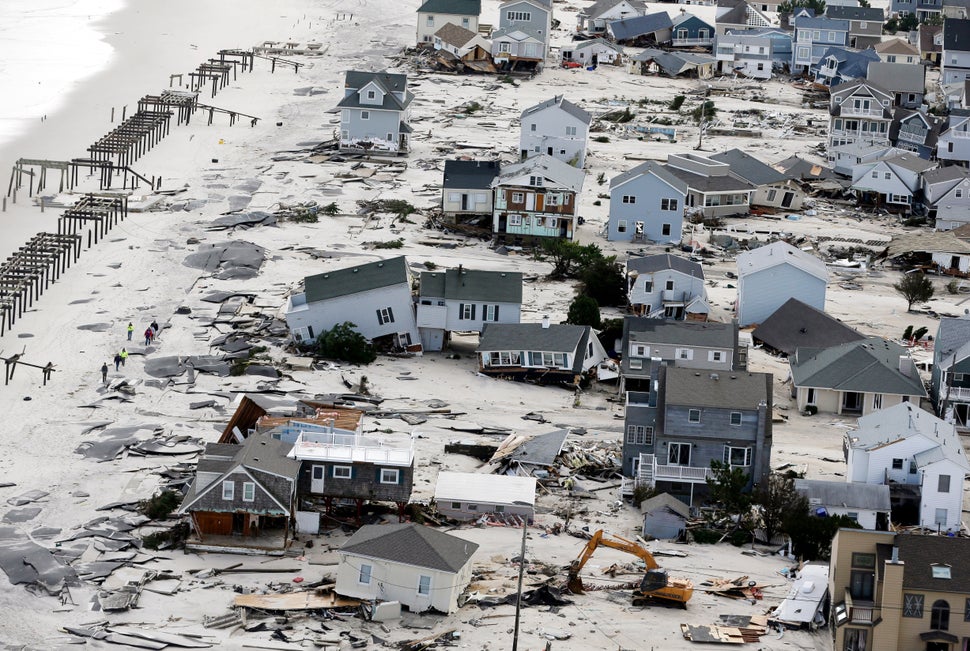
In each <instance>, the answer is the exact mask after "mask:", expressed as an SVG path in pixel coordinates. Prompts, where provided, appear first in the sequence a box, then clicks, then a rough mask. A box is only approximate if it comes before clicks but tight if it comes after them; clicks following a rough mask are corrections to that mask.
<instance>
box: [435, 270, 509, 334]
mask: <svg viewBox="0 0 970 651" xmlns="http://www.w3.org/2000/svg"><path fill="white" fill-rule="evenodd" d="M521 310H522V274H521V273H519V272H517V271H483V270H479V269H466V268H465V267H463V266H461V265H459V266H458V268H457V269H445V270H443V271H423V272H421V287H420V289H419V290H418V301H417V322H418V332H420V333H421V346H422V348H423V349H424V350H426V351H438V350H441V349H442V348H443V347H444V346H445V345H446V344H447V342H448V340H449V339H450V337H451V333H452V332H481V331H482V328H483V327H484V326H485V324H486V323H518V322H519V315H520V313H521Z"/></svg>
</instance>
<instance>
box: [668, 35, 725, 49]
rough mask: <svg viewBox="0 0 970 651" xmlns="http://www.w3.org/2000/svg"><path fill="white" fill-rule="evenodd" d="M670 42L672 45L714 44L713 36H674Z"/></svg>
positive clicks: (698, 45) (694, 45)
mask: <svg viewBox="0 0 970 651" xmlns="http://www.w3.org/2000/svg"><path fill="white" fill-rule="evenodd" d="M670 44H671V45H673V46H674V47H710V46H712V45H714V38H713V37H709V38H675V39H672V40H671V41H670Z"/></svg>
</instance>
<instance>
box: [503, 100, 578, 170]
mask: <svg viewBox="0 0 970 651" xmlns="http://www.w3.org/2000/svg"><path fill="white" fill-rule="evenodd" d="M592 120H593V116H592V115H590V114H589V113H587V112H586V111H584V110H583V109H581V108H579V107H578V106H576V105H575V104H573V103H572V102H570V101H569V100H567V99H564V98H563V96H562V95H556V96H555V97H553V98H552V99H547V100H546V101H544V102H541V103H539V104H536V105H535V106H530V107H529V108H527V109H525V110H524V111H522V115H521V116H520V121H521V133H520V135H519V151H520V152H521V153H522V159H523V160H524V159H526V158H531V157H532V156H538V155H539V154H545V155H547V156H552V157H553V158H557V159H559V160H561V161H562V162H564V163H567V164H569V165H572V166H573V167H579V168H582V167H583V165H584V164H585V162H586V139H587V138H588V137H589V124H590V122H592Z"/></svg>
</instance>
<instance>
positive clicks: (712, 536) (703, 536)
mask: <svg viewBox="0 0 970 651" xmlns="http://www.w3.org/2000/svg"><path fill="white" fill-rule="evenodd" d="M690 535H691V537H692V538H693V539H694V542H695V543H697V544H698V545H715V544H717V543H718V542H720V540H721V536H723V535H724V534H723V533H722V532H720V531H717V530H716V529H694V530H693V531H691V532H690Z"/></svg>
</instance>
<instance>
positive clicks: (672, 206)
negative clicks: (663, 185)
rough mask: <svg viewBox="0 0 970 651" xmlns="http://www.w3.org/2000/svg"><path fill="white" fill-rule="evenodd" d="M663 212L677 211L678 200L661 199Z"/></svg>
mask: <svg viewBox="0 0 970 651" xmlns="http://www.w3.org/2000/svg"><path fill="white" fill-rule="evenodd" d="M660 209H661V210H677V200H676V199H661V200H660Z"/></svg>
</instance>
